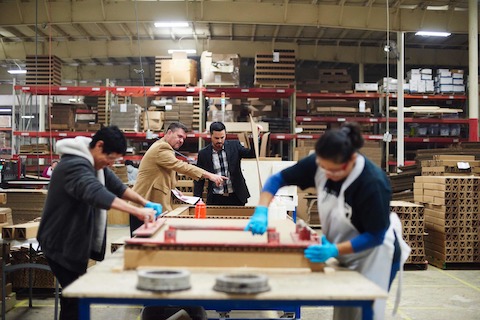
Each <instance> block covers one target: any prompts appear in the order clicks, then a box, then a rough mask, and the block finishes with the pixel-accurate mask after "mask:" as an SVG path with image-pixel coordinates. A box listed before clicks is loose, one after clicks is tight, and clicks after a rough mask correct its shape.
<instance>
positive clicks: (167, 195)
mask: <svg viewBox="0 0 480 320" xmlns="http://www.w3.org/2000/svg"><path fill="white" fill-rule="evenodd" d="M187 131H188V129H187V127H186V126H185V125H183V124H182V123H180V122H173V123H171V124H170V125H169V126H168V129H167V132H166V133H165V136H164V137H163V138H162V139H160V140H159V141H157V142H155V143H154V144H152V145H151V146H150V148H149V149H148V150H147V152H146V153H145V155H144V156H143V158H142V161H141V162H140V167H139V168H138V169H139V170H138V176H137V181H136V182H135V185H134V187H133V190H134V191H135V192H137V193H138V194H140V195H141V196H143V197H144V198H145V199H148V200H149V201H152V202H156V203H160V204H162V206H163V209H164V210H167V211H170V210H172V205H171V190H172V189H175V188H176V183H177V180H176V176H175V173H176V172H178V173H181V174H184V175H187V176H189V177H190V178H192V179H195V180H199V179H209V180H211V181H213V182H214V183H215V184H216V185H222V184H223V181H224V180H227V179H228V178H227V177H223V176H220V175H217V174H213V173H211V172H208V171H206V170H203V169H201V168H199V167H197V166H194V165H192V164H189V163H186V162H184V161H182V160H178V159H177V158H176V157H175V153H174V150H177V149H179V148H180V147H181V146H182V145H183V142H184V141H185V138H186V137H187ZM141 225H142V222H141V221H139V220H138V219H130V233H132V232H133V231H134V230H136V229H137V228H138V227H140V226H141Z"/></svg>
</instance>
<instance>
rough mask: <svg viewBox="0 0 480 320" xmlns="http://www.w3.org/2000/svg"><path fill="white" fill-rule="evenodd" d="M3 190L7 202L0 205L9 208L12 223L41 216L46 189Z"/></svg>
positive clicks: (23, 221) (27, 220)
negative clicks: (6, 195)
mask: <svg viewBox="0 0 480 320" xmlns="http://www.w3.org/2000/svg"><path fill="white" fill-rule="evenodd" d="M5 192H6V193H7V194H8V203H7V204H0V207H3V208H11V210H12V216H13V223H15V224H18V223H25V222H29V221H32V220H34V219H36V218H38V217H41V216H42V211H43V205H44V203H45V199H46V198H47V190H33V189H32V190H28V189H8V190H6V191H5ZM25 199H28V201H25Z"/></svg>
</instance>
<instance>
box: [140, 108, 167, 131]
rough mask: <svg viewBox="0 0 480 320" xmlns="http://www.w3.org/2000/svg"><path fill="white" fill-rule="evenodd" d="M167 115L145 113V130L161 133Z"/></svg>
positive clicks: (162, 113) (156, 112) (151, 112)
mask: <svg viewBox="0 0 480 320" xmlns="http://www.w3.org/2000/svg"><path fill="white" fill-rule="evenodd" d="M164 119H165V113H164V112H163V111H146V112H144V113H143V130H148V129H150V130H154V131H160V130H162V128H163V121H164Z"/></svg>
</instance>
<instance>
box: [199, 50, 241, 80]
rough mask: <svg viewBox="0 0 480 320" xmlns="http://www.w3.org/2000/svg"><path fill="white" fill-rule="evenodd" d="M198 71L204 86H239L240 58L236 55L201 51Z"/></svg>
mask: <svg viewBox="0 0 480 320" xmlns="http://www.w3.org/2000/svg"><path fill="white" fill-rule="evenodd" d="M200 70H201V74H202V81H203V84H204V85H215V84H217V85H229V86H238V85H239V84H240V57H239V55H238V54H218V53H212V52H209V51H203V52H202V55H201V57H200Z"/></svg>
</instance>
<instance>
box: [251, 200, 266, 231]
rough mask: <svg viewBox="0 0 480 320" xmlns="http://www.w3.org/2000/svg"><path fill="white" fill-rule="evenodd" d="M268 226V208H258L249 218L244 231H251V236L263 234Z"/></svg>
mask: <svg viewBox="0 0 480 320" xmlns="http://www.w3.org/2000/svg"><path fill="white" fill-rule="evenodd" d="M267 226H268V207H264V206H258V207H256V208H255V212H254V213H253V216H252V217H251V218H250V221H249V222H248V224H247V226H246V227H245V231H252V233H253V234H264V233H265V231H267Z"/></svg>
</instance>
